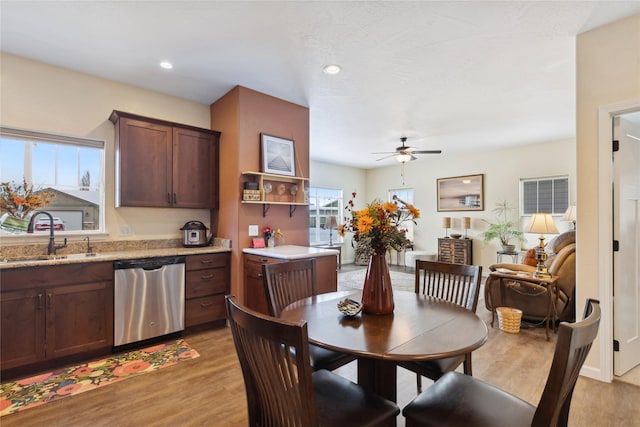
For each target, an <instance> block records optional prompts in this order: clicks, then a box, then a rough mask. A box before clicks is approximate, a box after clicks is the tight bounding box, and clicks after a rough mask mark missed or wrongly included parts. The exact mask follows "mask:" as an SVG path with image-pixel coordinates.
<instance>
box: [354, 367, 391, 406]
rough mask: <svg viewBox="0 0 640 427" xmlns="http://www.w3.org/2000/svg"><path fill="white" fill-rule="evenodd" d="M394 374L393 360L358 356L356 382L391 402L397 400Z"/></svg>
mask: <svg viewBox="0 0 640 427" xmlns="http://www.w3.org/2000/svg"><path fill="white" fill-rule="evenodd" d="M396 375H397V374H396V362H394V361H393V360H382V359H369V358H365V357H359V358H358V384H360V385H361V386H363V387H364V388H366V389H368V390H371V391H373V392H375V393H376V394H378V395H379V396H382V397H384V398H385V399H388V400H391V401H393V402H397V400H398V397H397V395H398V383H397V381H396Z"/></svg>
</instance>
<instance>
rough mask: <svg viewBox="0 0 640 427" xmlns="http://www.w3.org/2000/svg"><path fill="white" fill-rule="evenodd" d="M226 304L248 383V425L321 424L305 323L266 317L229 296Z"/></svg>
mask: <svg viewBox="0 0 640 427" xmlns="http://www.w3.org/2000/svg"><path fill="white" fill-rule="evenodd" d="M226 303H227V314H228V321H229V326H230V328H231V333H232V336H233V341H234V344H235V347H236V351H237V353H238V359H239V360H240V366H241V368H242V376H243V378H244V381H245V389H246V393H247V406H248V410H249V425H250V426H267V427H271V426H272V427H277V426H290V427H307V426H317V425H318V410H317V406H316V400H315V392H314V390H313V382H312V376H311V375H312V374H311V366H310V365H309V363H308V361H309V343H308V333H307V324H306V323H305V322H299V323H292V322H287V321H284V320H280V319H276V318H274V317H269V316H265V315H263V314H260V313H258V312H256V311H253V310H250V309H248V308H246V307H242V306H240V305H239V304H238V303H237V302H236V301H235V298H234V297H231V296H227V297H226Z"/></svg>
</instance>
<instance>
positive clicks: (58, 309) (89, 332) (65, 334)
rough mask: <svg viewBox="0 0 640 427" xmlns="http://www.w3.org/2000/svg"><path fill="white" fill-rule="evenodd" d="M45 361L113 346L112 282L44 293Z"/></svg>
mask: <svg viewBox="0 0 640 427" xmlns="http://www.w3.org/2000/svg"><path fill="white" fill-rule="evenodd" d="M45 298H46V301H45V304H46V313H47V314H46V323H47V327H46V331H47V338H46V341H47V350H46V353H47V358H57V357H62V356H68V355H72V354H78V353H83V352H86V351H91V350H97V349H101V348H107V347H111V346H112V345H113V282H111V281H103V282H95V283H88V284H82V285H71V286H61V287H57V288H51V289H47V290H46V295H45Z"/></svg>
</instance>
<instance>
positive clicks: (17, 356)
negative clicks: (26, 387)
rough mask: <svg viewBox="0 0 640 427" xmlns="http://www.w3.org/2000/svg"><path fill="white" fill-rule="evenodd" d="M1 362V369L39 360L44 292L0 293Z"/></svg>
mask: <svg viewBox="0 0 640 427" xmlns="http://www.w3.org/2000/svg"><path fill="white" fill-rule="evenodd" d="M0 310H1V312H0V315H1V319H2V323H0V332H1V333H2V339H1V343H0V363H1V366H2V370H5V369H10V368H14V367H16V366H22V365H28V364H31V363H35V362H39V361H41V360H43V359H44V357H45V341H44V313H45V310H44V292H43V291H37V290H33V289H31V290H26V291H12V292H3V293H1V294H0Z"/></svg>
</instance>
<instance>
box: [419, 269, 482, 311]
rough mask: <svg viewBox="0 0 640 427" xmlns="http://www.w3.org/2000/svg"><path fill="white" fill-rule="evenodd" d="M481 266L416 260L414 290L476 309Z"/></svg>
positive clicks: (468, 308)
mask: <svg viewBox="0 0 640 427" xmlns="http://www.w3.org/2000/svg"><path fill="white" fill-rule="evenodd" d="M481 280H482V267H481V266H478V265H464V264H449V263H444V262H435V261H424V260H417V261H416V274H415V292H416V293H422V294H424V295H429V296H432V297H436V298H440V299H443V300H446V301H449V302H452V303H454V304H458V305H460V306H462V307H464V308H466V309H467V310H471V311H473V312H475V311H476V308H477V306H478V295H479V294H480V281H481Z"/></svg>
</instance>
